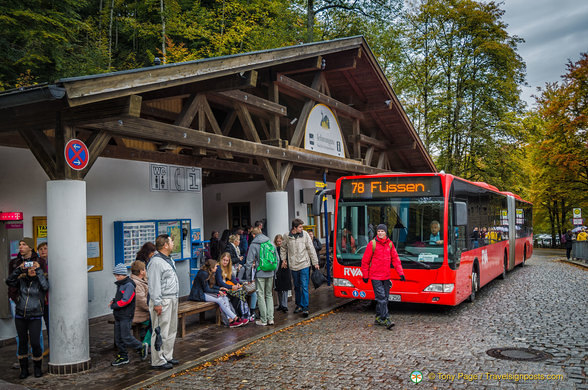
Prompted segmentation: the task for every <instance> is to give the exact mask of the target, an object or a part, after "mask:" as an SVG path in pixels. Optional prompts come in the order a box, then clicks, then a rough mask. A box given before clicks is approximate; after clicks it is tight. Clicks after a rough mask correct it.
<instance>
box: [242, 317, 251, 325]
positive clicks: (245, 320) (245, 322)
mask: <svg viewBox="0 0 588 390" xmlns="http://www.w3.org/2000/svg"><path fill="white" fill-rule="evenodd" d="M249 321H250V320H249V319H248V318H241V322H242V323H243V325H247V324H248V323H249Z"/></svg>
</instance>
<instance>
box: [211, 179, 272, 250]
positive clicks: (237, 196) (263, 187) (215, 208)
mask: <svg viewBox="0 0 588 390" xmlns="http://www.w3.org/2000/svg"><path fill="white" fill-rule="evenodd" d="M268 191H270V188H269V187H268V186H267V184H266V183H265V181H247V182H241V183H227V184H212V185H207V186H206V187H204V190H203V191H202V197H203V203H204V204H205V205H206V207H205V208H204V223H205V226H206V227H205V230H204V232H203V237H204V239H206V240H208V239H210V235H211V234H212V231H213V230H216V231H217V232H219V233H220V234H222V232H223V230H225V229H228V228H229V206H228V204H229V203H239V202H250V205H251V221H250V222H249V224H250V225H253V223H254V222H255V221H259V220H262V219H264V218H266V216H267V214H266V210H265V193H266V192H268Z"/></svg>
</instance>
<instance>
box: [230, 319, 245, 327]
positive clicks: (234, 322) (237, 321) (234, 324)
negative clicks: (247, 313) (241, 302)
mask: <svg viewBox="0 0 588 390" xmlns="http://www.w3.org/2000/svg"><path fill="white" fill-rule="evenodd" d="M241 325H243V321H242V320H235V321H233V322H231V323H230V324H229V328H238V327H240V326H241Z"/></svg>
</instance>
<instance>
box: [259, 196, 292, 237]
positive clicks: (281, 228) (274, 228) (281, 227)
mask: <svg viewBox="0 0 588 390" xmlns="http://www.w3.org/2000/svg"><path fill="white" fill-rule="evenodd" d="M265 209H266V213H267V234H268V237H269V238H270V240H272V242H273V241H274V237H275V236H276V234H284V233H286V232H287V231H288V230H290V221H289V220H288V193H287V192H285V191H277V192H268V193H266V194H265Z"/></svg>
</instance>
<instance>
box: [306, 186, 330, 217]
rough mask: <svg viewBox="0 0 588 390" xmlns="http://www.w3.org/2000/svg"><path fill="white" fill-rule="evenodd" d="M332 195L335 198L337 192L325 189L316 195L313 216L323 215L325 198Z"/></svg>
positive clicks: (313, 203) (313, 201)
mask: <svg viewBox="0 0 588 390" xmlns="http://www.w3.org/2000/svg"><path fill="white" fill-rule="evenodd" d="M327 195H331V196H332V197H333V198H335V190H333V189H331V190H329V189H325V190H322V191H319V192H317V193H316V194H314V199H313V200H312V215H321V205H322V203H323V196H327Z"/></svg>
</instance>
